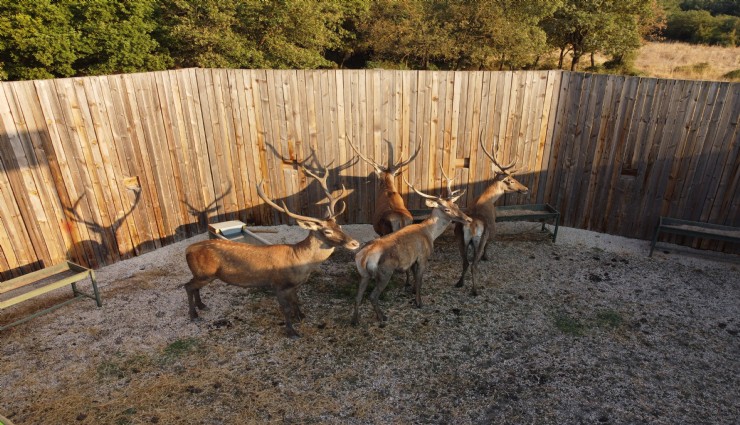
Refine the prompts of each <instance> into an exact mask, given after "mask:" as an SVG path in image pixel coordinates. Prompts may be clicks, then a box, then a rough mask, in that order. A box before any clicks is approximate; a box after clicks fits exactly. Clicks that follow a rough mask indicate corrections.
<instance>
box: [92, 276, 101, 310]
mask: <svg viewBox="0 0 740 425" xmlns="http://www.w3.org/2000/svg"><path fill="white" fill-rule="evenodd" d="M90 280H91V281H92V287H93V293H94V294H95V303H96V304H97V305H98V307H102V306H103V302H102V301H101V300H100V291H99V290H98V282H97V281H96V280H95V272H94V271H92V270H90Z"/></svg>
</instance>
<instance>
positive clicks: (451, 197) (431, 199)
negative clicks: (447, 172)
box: [403, 177, 473, 223]
mask: <svg viewBox="0 0 740 425" xmlns="http://www.w3.org/2000/svg"><path fill="white" fill-rule="evenodd" d="M403 181H404V182H406V185H408V187H410V188H411V190H413V191H414V192H416V194H417V195H419V196H421V197H422V198H424V199H425V201H424V202H425V204H426V206H427V207H429V208H432V209H434V210H438V211H440V212H441V213H443V214H444V215H445V216H446V217H447V218H448V219H450V220H452V221H454V222H456V223H470V222H472V221H473V219H472V218H470V217H468V216H467V215H466V214H465V213H464V212H462V210H461V209H460V207H459V206H458V205H457V204H456V203H455V202H457V200H458V199H460V197H462V196H463V195H464V194H465V191H464V190H463V191H462V192H460V191H459V190H456V191H452V190H451V189H452V179H448V182H447V190H448V194H447V198H442V197H440V196H434V195H428V194H426V193H424V192H422V191H420V190H419V189H417V188H415V187H414V185H413V184H411V183H409V182H408V180H406V178H405V177H404V179H403ZM458 192H460V193H458ZM433 213H434V211H432V214H433Z"/></svg>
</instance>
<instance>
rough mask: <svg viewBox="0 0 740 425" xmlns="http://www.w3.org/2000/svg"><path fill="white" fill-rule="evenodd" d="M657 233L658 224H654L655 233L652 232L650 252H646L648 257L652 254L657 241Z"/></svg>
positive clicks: (658, 230) (658, 229) (658, 231)
mask: <svg viewBox="0 0 740 425" xmlns="http://www.w3.org/2000/svg"><path fill="white" fill-rule="evenodd" d="M659 233H660V225H658V226H655V233H654V234H653V242H652V243H651V244H650V254H648V257H652V256H653V250H654V249H655V244H656V243H657V242H658V234H659Z"/></svg>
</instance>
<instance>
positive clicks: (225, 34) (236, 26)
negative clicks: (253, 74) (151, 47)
mask: <svg viewBox="0 0 740 425" xmlns="http://www.w3.org/2000/svg"><path fill="white" fill-rule="evenodd" d="M246 3H247V1H243V0H167V1H163V2H161V3H159V6H158V9H157V11H156V16H157V19H158V29H157V30H156V31H155V33H154V35H155V38H156V39H157V41H158V42H159V43H160V44H161V45H162V47H163V48H165V49H166V50H167V51H168V52H169V54H170V56H171V57H172V58H173V60H174V65H175V66H176V67H182V68H185V67H202V68H210V67H213V68H250V67H259V66H262V65H263V64H264V58H263V57H262V55H261V54H260V53H259V51H258V50H257V43H256V41H255V40H252V39H250V38H248V37H246V36H245V34H243V23H242V22H241V21H240V19H239V15H240V14H242V13H244V12H243V10H244V9H245V8H246V7H247V5H246Z"/></svg>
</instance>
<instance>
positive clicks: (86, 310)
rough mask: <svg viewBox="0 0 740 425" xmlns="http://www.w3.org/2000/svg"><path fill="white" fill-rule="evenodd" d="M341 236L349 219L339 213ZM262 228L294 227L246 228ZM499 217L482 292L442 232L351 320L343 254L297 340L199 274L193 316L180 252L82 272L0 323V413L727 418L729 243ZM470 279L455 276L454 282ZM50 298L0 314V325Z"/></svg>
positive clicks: (736, 342)
mask: <svg viewBox="0 0 740 425" xmlns="http://www.w3.org/2000/svg"><path fill="white" fill-rule="evenodd" d="M344 228H345V230H347V231H348V232H349V233H351V234H352V235H353V236H355V237H356V238H357V239H358V240H362V241H365V240H369V239H372V238H373V237H374V233H373V232H372V228H371V227H370V226H367V225H348V226H344ZM265 229H267V230H270V229H272V230H277V233H262V234H261V236H263V237H265V238H266V239H268V240H271V241H273V242H283V241H295V240H299V239H301V238H302V237H303V236H304V235H305V232H304V231H302V230H301V229H299V228H298V227H297V226H296V227H287V226H278V227H272V228H264V229H262V230H265ZM538 230H539V226H538V225H537V224H535V223H502V224H501V226H500V227H499V234H498V235H497V237H496V240H495V242H494V243H493V246H492V247H489V256H490V257H491V260H490V261H487V262H483V263H482V264H481V266H480V275H481V278H480V281H479V284H480V285H481V286H482V288H481V291H480V292H481V294H480V295H479V296H477V297H473V296H471V295H470V294H469V288H470V287H469V280H468V286H467V287H466V288H455V287H454V283H455V282H456V281H457V278H458V277H459V273H460V264H459V257H458V255H459V254H458V253H457V248H456V245H455V243H454V239H453V235H452V232H451V229H449V230H448V231H447V232H446V233H445V234H443V235H442V236H441V237H440V239H439V240H438V241H437V244H436V246H435V253H434V255H433V258H432V261H431V265H430V268H429V269H428V270H427V273H426V275H425V276H424V286H423V291H422V295H423V300H424V303H425V305H424V307H423V308H421V309H416V308H413V306H412V303H411V302H412V297H411V296H410V295H409V294H407V293H406V292H405V291H404V288H403V275H402V274H398V275H397V276H396V277H394V280H393V282H392V284H391V285H390V287H389V289H388V290H387V291H386V294H384V296H383V297H382V300H381V306H382V308H383V309H384V311H385V312H386V314H387V315H388V319H389V321H388V324H387V325H386V326H385V327H380V326H379V325H378V323H377V322H376V320H375V318H374V314H373V313H372V309H371V307H370V303H369V302H365V303H364V304H363V306H362V309H361V323H360V325H359V326H358V327H356V328H355V327H352V326H351V325H350V323H349V321H350V317H351V312H352V302H353V301H352V300H353V297H354V292H355V288H356V283H357V276H358V275H357V272H356V270H355V268H354V262H353V257H354V256H353V253H350V252H348V251H344V250H337V251H336V252H335V253H334V255H333V256H332V257H331V258H330V259H329V260H328V261H327V262H325V263H324V264H323V265H322V267H321V270H320V271H319V272H317V273H315V274H314V275H313V276H312V277H311V279H310V280H309V282H308V283H307V284H306V285H304V287H303V288H302V289H301V291H300V298H301V301H302V304H303V311H304V312H305V313H306V314H307V316H308V317H307V319H306V320H305V321H303V322H302V323H300V324H298V325H297V326H296V329H297V330H298V332H300V333H301V334H302V335H303V336H302V338H299V339H296V340H291V339H288V338H286V337H285V336H284V331H283V327H282V326H281V324H280V322H281V317H282V316H281V314H280V313H279V311H278V307H277V302H276V301H275V298H274V296H273V295H272V294H271V293H269V292H266V291H261V290H245V289H242V288H238V287H231V286H227V285H225V284H223V283H221V282H216V283H214V284H212V285H210V286H207V287H206V288H205V289H203V291H202V293H203V300H204V302H205V303H206V304H208V306H209V307H210V310H209V311H206V312H203V313H202V318H203V320H202V321H200V322H191V321H190V320H189V319H188V315H187V299H186V296H185V290H184V289H183V288H182V285H183V284H184V283H185V282H186V281H187V280H188V279H189V277H190V274H189V271H188V268H187V265H186V263H185V260H184V250H185V248H186V247H187V246H188V245H189V244H191V243H193V242H195V241H198V240H202V239H204V238H205V235H201V236H198V237H195V238H191V239H189V240H186V241H182V242H180V243H177V244H173V245H170V246H167V247H165V248H162V249H159V250H157V251H155V252H152V253H149V254H146V255H142V256H140V257H137V258H133V259H131V260H127V261H123V262H120V263H117V264H114V265H111V266H108V267H105V268H103V269H101V270H99V271H97V275H98V281H99V283H100V286H101V291H102V297H103V307H102V308H96V307H95V305H94V303H93V302H92V301H89V300H84V301H78V302H76V303H73V304H71V305H68V306H65V307H63V308H61V309H59V310H57V311H55V312H54V313H51V314H48V315H46V316H42V317H40V318H37V319H34V320H32V321H31V322H28V323H26V324H23V325H20V326H17V327H15V328H13V329H11V330H7V331H4V332H2V333H0V342H1V344H0V353H1V355H2V362H0V414H1V415H4V416H6V417H8V418H10V419H11V420H13V421H14V422H15V423H16V424H44V425H47V424H76V423H80V424H149V423H160V424H246V423H330V424H331V423H337V424H339V423H349V424H365V423H384V424H385V423H444V424H447V423H460V424H490V423H496V424H504V423H512V424H520V423H538V424H548V423H553V424H565V423H568V424H577V423H588V424H594V423H606V424H622V423H635V424H640V423H649V424H679V423H681V424H684V423H713V424H732V423H737V418H739V417H740V401H738V400H739V399H740V397H738V388H740V338H738V331H739V330H740V314H738V311H739V310H740V277H739V276H740V273H738V269H739V268H740V260H739V258H738V256H732V255H723V254H717V253H708V252H705V251H696V250H692V249H689V248H684V247H679V246H675V245H668V244H660V245H659V248H658V249H657V250H656V253H655V254H654V256H653V258H647V257H646V255H647V252H648V249H649V247H648V242H646V241H637V240H630V239H625V238H620V237H615V236H609V235H603V234H597V233H593V232H588V231H583V230H576V229H570V228H562V227H561V228H560V233H559V235H558V241H557V243H555V244H553V243H552V242H550V241H549V240H548V239H547V238H546V236H545V235H544V234H542V233H540V232H539V231H538ZM468 279H469V278H468ZM63 296H67V294H66V292H61V293H59V294H52V295H51V296H50V297H47V298H45V299H38V300H34V301H29V302H26V303H23V304H21V305H19V306H17V307H14V308H11V309H8V310H5V311H3V312H2V313H0V320H2V323H6V322H8V321H9V320H10V319H12V318H13V317H17V316H19V315H21V314H24V313H26V312H28V311H33V310H35V309H38V308H40V307H41V306H42V305H44V304H47V303H49V302H53V301H56V300H58V299H59V298H60V297H63Z"/></svg>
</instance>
